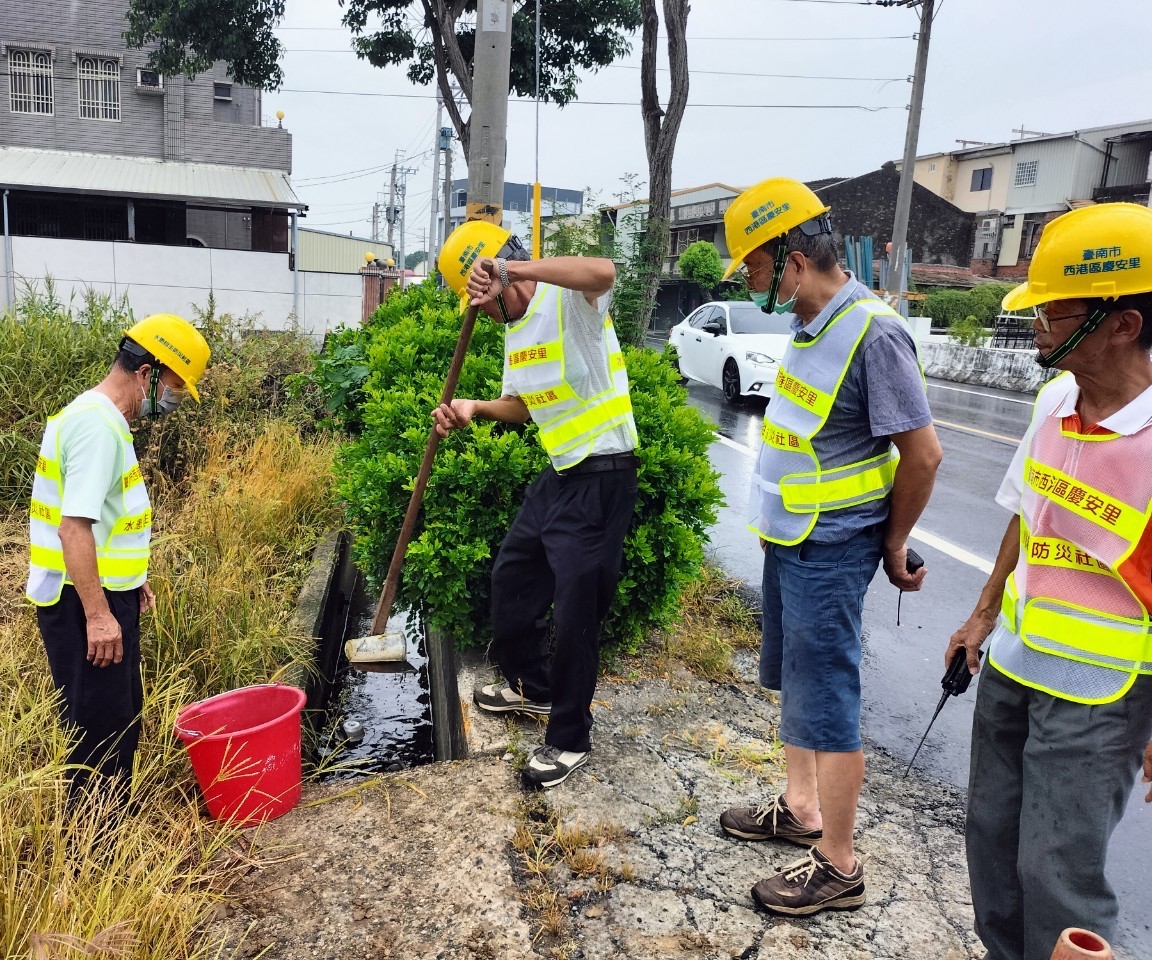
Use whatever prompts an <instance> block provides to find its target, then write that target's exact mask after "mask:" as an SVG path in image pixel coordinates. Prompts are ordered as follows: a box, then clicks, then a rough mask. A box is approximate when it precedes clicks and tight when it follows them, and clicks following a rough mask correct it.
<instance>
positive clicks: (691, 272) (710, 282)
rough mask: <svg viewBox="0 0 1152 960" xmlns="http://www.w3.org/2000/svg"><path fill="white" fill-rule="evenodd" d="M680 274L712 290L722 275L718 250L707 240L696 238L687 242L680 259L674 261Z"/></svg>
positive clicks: (722, 269) (721, 262)
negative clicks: (692, 241)
mask: <svg viewBox="0 0 1152 960" xmlns="http://www.w3.org/2000/svg"><path fill="white" fill-rule="evenodd" d="M676 266H677V268H678V269H679V271H680V275H681V276H682V277H684V279H685V280H691V281H692V282H693V283H695V284H697V285H698V286H699V287H701V288H702V289H704V290H714V289H716V285H717V284H718V283H720V278H721V277H722V276H724V261H723V260H721V259H720V251H719V250H717V249H716V247H715V245H714V244H711V243H709V242H708V241H707V240H697V241H695V242H694V243H690V244H688V246H687V247H686V248H685V249H684V252H683V253H682V254H680V259H679V260H677V261H676Z"/></svg>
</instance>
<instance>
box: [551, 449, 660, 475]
mask: <svg viewBox="0 0 1152 960" xmlns="http://www.w3.org/2000/svg"><path fill="white" fill-rule="evenodd" d="M639 466H640V458H639V457H638V456H636V454H634V453H605V454H601V455H600V456H595V457H585V458H584V459H583V460H581V461H580V462H579V463H577V464H575V465H574V466H571V467H567V468H566V469H564V470H557V471H556V476H558V477H568V476H573V475H574V474H578V473H602V472H604V471H605V470H634V469H636V468H637V467H639Z"/></svg>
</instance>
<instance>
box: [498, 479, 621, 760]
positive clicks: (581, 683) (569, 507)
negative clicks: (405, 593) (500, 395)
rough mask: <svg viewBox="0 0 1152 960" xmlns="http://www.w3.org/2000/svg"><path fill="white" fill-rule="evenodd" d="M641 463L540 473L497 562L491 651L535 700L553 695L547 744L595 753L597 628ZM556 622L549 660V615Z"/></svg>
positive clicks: (614, 579) (614, 578) (616, 572)
mask: <svg viewBox="0 0 1152 960" xmlns="http://www.w3.org/2000/svg"><path fill="white" fill-rule="evenodd" d="M636 489H637V485H636V469H635V467H631V468H626V469H622V470H608V471H603V472H600V473H584V474H574V475H569V476H561V475H559V474H557V473H556V471H555V470H553V469H552V468H551V467H549V468H548V469H547V470H545V471H544V472H543V473H542V474H540V476H539V477H537V478H536V479H535V480H534V481H533V482H532V485H531V486H530V487H529V488H528V491H527V493H526V494H525V495H524V503H523V504H522V505H521V507H520V512H519V513H518V514H517V515H516V519H515V520H514V521H513V523H512V528H511V529H510V530H509V531H508V535H507V536H506V537H505V538H504V543H503V545H502V546H501V547H500V553H499V554H498V555H497V557H496V563H495V565H494V567H493V569H492V646H491V647H490V648H489V657H490V658H491V659H492V660H493V661H494V662H495V663H496V664H497V665H498V666H499V667H500V670H501V672H502V673H503V674H504V678H505V679H506V680H507V681H508V682H509V683H510V684H511V685H512V687H513V688H514V689H520V690H522V691H523V695H524V696H525V697H526V698H527V699H529V700H536V701H540V702H545V703H547V702H551V704H552V712H551V716H550V717H549V719H548V732H547V734H546V735H545V737H544V742H545V743H546V744H548V745H550V746H554V747H558V748H560V749H561V750H579V751H583V750H590V749H591V747H592V741H591V738H590V736H589V734H590V731H591V729H592V697H593V695H594V694H595V692H596V678H597V675H598V674H599V670H600V626H601V624H602V623H603V622H604V617H605V615H606V614H607V612H608V607H609V606H610V605H611V603H612V600H613V598H614V597H615V595H616V586H617V584H618V583H619V580H620V564H621V561H622V559H623V554H624V537H625V536H626V535H627V533H628V528H629V527H630V526H631V523H632V514H633V511H634V509H635V506H636ZM550 609H551V611H552V620H553V622H554V624H555V627H556V637H555V647H554V649H553V651H552V654H551V658H549V649H548V614H549V610H550Z"/></svg>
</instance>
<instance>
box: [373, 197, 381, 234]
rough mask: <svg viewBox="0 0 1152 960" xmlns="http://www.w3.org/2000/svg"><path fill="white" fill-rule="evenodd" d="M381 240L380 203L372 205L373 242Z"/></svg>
mask: <svg viewBox="0 0 1152 960" xmlns="http://www.w3.org/2000/svg"><path fill="white" fill-rule="evenodd" d="M379 239H380V202H379V201H377V202H376V203H374V204H372V242H373V243H376V242H377V241H378V240H379Z"/></svg>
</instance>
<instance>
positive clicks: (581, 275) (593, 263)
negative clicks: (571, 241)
mask: <svg viewBox="0 0 1152 960" xmlns="http://www.w3.org/2000/svg"><path fill="white" fill-rule="evenodd" d="M506 267H507V270H508V279H509V280H511V281H512V282H513V283H516V282H517V281H518V280H535V281H537V282H539V283H551V284H553V285H555V286H557V287H566V288H567V289H569V290H578V291H579V292H580V293H582V294H584V296H586V297H592V298H595V297H599V296H602V295H603V294H605V293H607V292H608V291H609V290H611V289H612V284H613V283H615V282H616V265H615V264H614V263H613V262H612V261H611V260H607V259H605V258H604V257H549V258H548V259H546V260H509V261H508V263H507V264H506Z"/></svg>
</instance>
